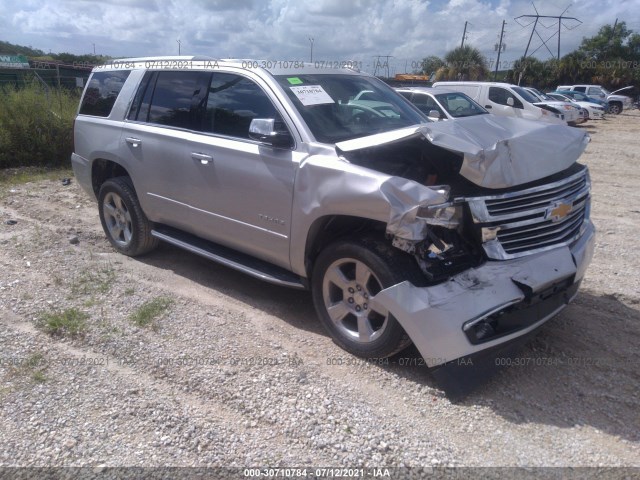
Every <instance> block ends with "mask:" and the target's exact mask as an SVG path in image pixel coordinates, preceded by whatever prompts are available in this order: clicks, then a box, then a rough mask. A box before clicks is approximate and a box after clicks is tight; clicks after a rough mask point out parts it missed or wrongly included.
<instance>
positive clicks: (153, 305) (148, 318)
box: [129, 297, 173, 327]
mask: <svg viewBox="0 0 640 480" xmlns="http://www.w3.org/2000/svg"><path fill="white" fill-rule="evenodd" d="M172 304H173V300H171V299H170V298H166V297H158V298H155V299H153V300H150V301H148V302H145V303H143V304H142V305H141V306H140V307H138V309H137V310H136V311H135V312H133V313H132V314H131V315H130V316H129V318H130V320H131V321H132V322H133V323H135V324H136V325H137V326H139V327H147V326H149V325H152V324H153V322H154V321H155V320H156V319H157V318H158V317H160V316H161V315H162V314H163V313H165V312H166V311H167V310H168V309H169V307H171V305H172ZM152 326H153V325H152Z"/></svg>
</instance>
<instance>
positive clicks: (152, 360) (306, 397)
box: [0, 111, 640, 478]
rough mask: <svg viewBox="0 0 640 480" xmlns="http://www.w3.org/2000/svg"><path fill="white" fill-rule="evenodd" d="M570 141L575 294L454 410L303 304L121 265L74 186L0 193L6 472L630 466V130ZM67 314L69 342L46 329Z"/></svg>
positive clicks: (637, 323) (634, 343)
mask: <svg viewBox="0 0 640 480" xmlns="http://www.w3.org/2000/svg"><path fill="white" fill-rule="evenodd" d="M579 128H584V129H586V130H588V131H589V132H590V133H591V136H592V142H591V144H590V145H589V146H588V148H587V151H586V152H585V155H584V156H583V158H582V161H583V162H584V163H586V164H588V165H589V167H590V169H591V176H592V182H593V206H592V218H593V221H594V223H595V224H596V227H597V229H598V240H597V245H596V254H595V258H594V261H593V264H592V265H591V267H590V270H589V271H588V274H587V277H586V279H585V281H584V283H583V287H582V290H581V293H580V294H579V296H578V297H577V299H576V300H575V302H574V304H572V305H571V306H570V307H569V308H567V309H566V310H564V311H563V312H562V313H561V314H560V315H559V316H558V317H557V318H555V319H554V320H552V321H550V322H548V323H547V324H546V326H545V327H544V328H543V329H542V331H541V332H540V334H539V335H538V336H537V337H536V338H535V339H533V340H532V341H531V342H529V343H528V344H527V345H525V346H524V347H523V348H522V349H521V351H520V352H519V354H518V357H517V358H515V359H513V364H512V365H511V366H510V367H508V368H504V369H501V370H500V371H499V372H498V373H497V374H495V375H494V376H492V377H491V378H490V379H488V380H486V381H484V382H483V383H482V384H481V385H480V386H479V387H478V388H476V389H475V390H473V391H471V392H470V393H469V394H468V395H466V396H465V397H464V398H462V399H457V400H452V399H451V398H450V397H449V396H447V395H446V394H445V392H443V390H442V389H441V387H439V384H438V383H436V382H435V381H434V379H433V378H432V376H431V375H430V373H429V372H428V371H427V369H426V368H425V367H423V366H421V365H420V357H419V355H418V354H417V353H416V351H415V350H409V351H408V352H405V353H403V354H401V355H400V356H398V357H396V358H394V359H392V361H391V362H389V363H388V364H385V365H374V364H369V363H364V362H361V361H360V360H358V359H356V358H355V357H351V356H350V355H349V354H347V353H345V352H344V351H342V350H340V349H339V348H338V347H336V346H335V345H334V344H333V343H332V342H331V340H330V339H329V337H328V336H327V335H326V334H325V333H324V331H323V330H322V328H321V326H320V325H319V323H318V322H317V321H316V318H315V314H314V312H313V306H312V302H311V297H310V295H309V294H308V293H306V292H299V291H294V290H289V289H284V288H279V287H275V286H272V285H268V284H264V283H261V282H259V281H257V280H254V279H252V278H249V277H246V276H243V275H242V274H240V273H237V272H234V271H231V270H229V269H227V268H224V267H222V266H219V265H216V264H214V263H210V262H207V261H203V260H202V259H200V258H198V257H196V256H194V255H191V254H188V253H186V252H182V251H180V250H177V249H175V248H173V247H170V246H168V245H162V246H161V247H160V248H159V249H158V250H157V251H155V252H153V253H152V254H150V255H147V256H145V257H142V258H137V259H131V258H128V257H124V256H122V255H119V254H117V253H115V252H114V251H113V250H112V248H111V247H110V246H109V244H108V242H107V241H106V239H105V237H104V234H103V233H102V229H101V227H100V222H99V219H98V214H97V208H96V205H95V203H93V202H92V201H91V200H90V199H89V198H88V197H87V196H86V195H85V194H84V193H83V192H82V191H81V189H80V188H79V186H78V185H77V183H76V182H75V180H72V183H71V185H69V186H64V185H63V184H62V182H60V180H59V179H56V180H41V181H34V182H29V183H23V184H17V185H9V184H1V185H0V221H1V223H0V271H1V272H2V273H1V274H0V347H1V351H0V362H1V363H0V379H1V382H0V425H1V426H2V428H1V429H0V467H8V466H31V467H48V466H85V467H92V468H98V469H100V468H104V467H114V466H145V467H160V466H191V467H194V466H197V467H246V466H254V467H286V466H334V467H402V466H421V467H434V466H436V467H443V466H458V467H459V466H468V467H475V466H501V467H507V466H508V467H537V466H564V467H567V466H571V467H583V466H584V467H587V466H588V467H598V466H599V467H612V466H627V467H640V448H639V445H640V444H639V441H640V415H639V413H638V412H640V397H639V393H638V384H639V379H640V375H639V374H638V345H639V344H640V341H639V340H640V310H639V309H640V307H639V302H640V260H639V259H638V255H637V234H638V231H639V230H638V226H639V224H640V173H639V170H638V168H639V167H638V165H640V153H638V151H637V145H638V142H637V137H638V134H640V112H638V111H633V112H629V113H624V114H622V115H620V116H617V117H610V118H609V119H607V120H605V121H600V122H595V121H594V122H590V123H589V124H587V125H586V126H583V127H579ZM633 145H636V147H633ZM634 148H635V149H634ZM7 220H15V221H17V223H15V224H13V225H8V224H7V223H6V221H7ZM151 301H155V306H156V307H157V309H156V311H155V316H154V315H153V313H154V312H151V313H149V311H148V307H149V302H151ZM145 306H146V307H147V308H146V309H145V308H144V307H145ZM152 306H153V305H152ZM71 309H75V310H71ZM145 311H146V313H147V314H146V315H144V313H145ZM63 312H66V313H67V315H72V314H75V315H76V316H78V317H80V318H81V319H82V318H84V320H83V324H82V325H80V327H79V328H78V331H77V332H75V333H73V332H72V331H71V330H62V331H58V332H51V331H50V330H51V329H52V328H53V327H54V325H53V324H52V321H53V319H54V317H53V315H55V314H61V313H63ZM136 314H138V317H136V316H135V315H136ZM47 322H48V323H47ZM48 327H49V328H48ZM336 363H341V364H340V365H336ZM633 472H634V473H635V474H640V470H634V471H633ZM629 478H631V477H629Z"/></svg>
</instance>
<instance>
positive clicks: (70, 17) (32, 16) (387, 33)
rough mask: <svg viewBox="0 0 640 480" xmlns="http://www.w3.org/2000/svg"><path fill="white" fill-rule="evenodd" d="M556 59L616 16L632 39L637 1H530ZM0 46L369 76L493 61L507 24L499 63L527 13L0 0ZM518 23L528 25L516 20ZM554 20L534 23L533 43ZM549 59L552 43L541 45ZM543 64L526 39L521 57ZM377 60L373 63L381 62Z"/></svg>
mask: <svg viewBox="0 0 640 480" xmlns="http://www.w3.org/2000/svg"><path fill="white" fill-rule="evenodd" d="M569 5H571V6H570V8H569V9H568V10H567V12H566V13H565V15H566V16H572V17H576V18H578V19H579V20H581V21H582V24H578V23H577V22H575V21H570V20H565V21H564V26H563V27H562V30H561V55H564V54H566V53H568V52H570V51H571V50H573V49H575V48H576V47H577V46H578V45H579V44H580V41H581V40H582V38H583V37H585V36H586V37H589V36H592V35H594V34H595V33H596V32H597V31H598V29H599V28H600V27H601V26H602V25H604V24H607V23H609V24H613V22H614V21H615V19H616V18H619V19H620V21H622V20H624V21H626V22H627V26H628V27H630V28H631V29H633V30H634V31H636V32H640V0H617V1H613V0H573V3H571V4H570V3H569V0H566V2H564V3H563V2H557V1H550V0H538V1H536V2H535V6H536V8H537V9H538V12H539V13H540V15H560V14H561V13H562V11H563V10H564V9H565V8H566V7H567V6H569ZM0 8H1V10H0V11H2V15H1V16H0V32H1V34H0V40H4V41H9V42H11V43H17V44H21V45H30V46H32V47H34V48H39V49H41V50H44V51H45V52H48V51H52V52H71V53H75V54H83V53H93V52H94V48H95V52H96V53H97V54H105V55H111V56H116V57H123V56H128V57H137V56H151V55H176V54H177V53H178V47H179V45H178V40H179V41H180V48H181V52H182V54H183V55H184V54H189V55H190V54H202V55H209V56H213V57H217V58H229V57H232V58H259V59H281V60H305V61H307V60H309V57H310V46H311V42H310V41H309V38H312V39H313V57H314V60H326V61H346V60H356V61H358V62H362V67H363V69H365V70H367V71H373V69H374V67H375V65H376V56H378V55H380V56H387V55H389V56H391V57H390V58H389V73H390V74H391V75H393V74H395V73H402V72H404V71H409V72H410V71H412V70H413V68H412V67H415V66H416V65H417V64H418V63H419V61H420V60H421V59H422V58H424V57H425V56H428V55H439V56H443V55H444V53H445V52H447V51H448V50H450V49H452V48H455V47H457V46H459V45H460V41H461V39H462V32H463V28H464V22H465V21H468V22H469V25H468V27H467V39H466V43H467V44H469V45H473V46H474V47H476V48H478V49H479V50H480V51H482V53H484V54H485V56H486V57H487V58H488V59H489V60H490V61H491V60H493V61H495V58H496V53H495V51H494V48H495V45H496V44H497V43H498V38H499V34H500V27H501V25H502V21H503V20H505V21H506V22H507V25H506V28H505V37H504V40H503V42H504V43H505V44H506V51H505V52H504V54H503V55H502V58H501V60H506V61H510V60H514V59H516V58H518V57H519V56H521V55H522V54H523V53H524V50H525V47H526V45H527V41H528V39H529V35H530V34H531V31H532V25H531V26H529V27H526V28H525V27H523V26H521V25H519V24H518V23H517V22H516V20H515V19H514V18H515V17H517V16H519V15H529V14H535V10H534V8H533V6H532V4H531V2H530V1H525V0H370V1H369V0H182V1H179V0H100V1H92V0H22V1H21V2H16V1H9V0H0ZM519 21H520V23H521V24H522V25H526V24H527V23H529V22H531V19H526V18H523V19H520V20H519ZM557 25H558V24H557V21H555V20H551V19H544V20H541V24H540V25H539V28H538V32H539V33H540V35H541V37H542V38H543V39H545V40H546V39H547V38H549V37H551V36H552V35H553V34H554V32H557ZM548 43H549V47H550V50H551V51H552V52H553V53H554V54H555V53H556V51H557V36H555V37H553V38H551V40H549V42H548ZM534 50H535V51H536V52H535V56H537V57H538V58H540V59H541V60H545V59H548V58H550V57H551V54H550V53H549V51H548V50H547V49H546V48H545V47H544V46H542V41H541V39H540V38H538V36H537V35H534V37H533V40H532V46H531V48H530V51H534ZM381 61H383V60H382V59H381Z"/></svg>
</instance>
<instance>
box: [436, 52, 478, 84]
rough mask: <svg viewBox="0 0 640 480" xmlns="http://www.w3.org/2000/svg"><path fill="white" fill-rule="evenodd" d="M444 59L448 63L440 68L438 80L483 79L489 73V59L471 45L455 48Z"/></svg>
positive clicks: (437, 75) (437, 74)
mask: <svg viewBox="0 0 640 480" xmlns="http://www.w3.org/2000/svg"><path fill="white" fill-rule="evenodd" d="M444 60H445V62H446V65H445V66H444V67H441V68H440V69H438V72H437V73H436V79H437V80H483V79H484V77H486V76H487V75H488V74H489V67H488V64H487V59H486V58H485V57H484V55H482V54H481V53H480V50H478V49H477V48H474V47H471V46H469V45H465V46H464V47H458V48H454V49H453V50H451V51H450V52H448V53H447V54H446V55H445V57H444Z"/></svg>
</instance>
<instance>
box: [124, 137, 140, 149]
mask: <svg viewBox="0 0 640 480" xmlns="http://www.w3.org/2000/svg"><path fill="white" fill-rule="evenodd" d="M125 140H126V141H127V143H130V144H131V146H132V147H133V148H136V147H137V146H138V145H140V144H141V143H142V140H140V139H139V138H133V137H127V138H125Z"/></svg>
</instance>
